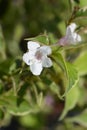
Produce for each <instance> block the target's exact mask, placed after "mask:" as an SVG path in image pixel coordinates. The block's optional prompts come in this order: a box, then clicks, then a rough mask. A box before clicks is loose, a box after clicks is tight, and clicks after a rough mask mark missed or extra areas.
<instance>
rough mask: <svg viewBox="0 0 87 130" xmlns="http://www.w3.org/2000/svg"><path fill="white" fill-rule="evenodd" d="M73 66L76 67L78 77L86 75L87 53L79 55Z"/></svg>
mask: <svg viewBox="0 0 87 130" xmlns="http://www.w3.org/2000/svg"><path fill="white" fill-rule="evenodd" d="M74 65H75V66H76V68H77V70H78V74H79V75H85V74H87V51H85V52H82V53H81V54H80V56H79V57H78V58H77V59H76V60H75V61H74Z"/></svg>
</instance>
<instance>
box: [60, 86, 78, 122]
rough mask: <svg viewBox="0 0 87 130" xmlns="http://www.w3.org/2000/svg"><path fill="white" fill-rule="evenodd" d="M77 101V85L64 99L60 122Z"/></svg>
mask: <svg viewBox="0 0 87 130" xmlns="http://www.w3.org/2000/svg"><path fill="white" fill-rule="evenodd" d="M78 100H79V89H78V85H77V84H76V85H75V86H74V87H73V88H72V89H71V90H70V91H69V92H68V93H67V94H66V97H65V107H64V110H63V112H62V115H61V116H60V120H62V119H63V118H64V117H65V116H66V114H67V112H68V111H69V110H71V109H73V108H74V107H75V105H76V103H77V102H78Z"/></svg>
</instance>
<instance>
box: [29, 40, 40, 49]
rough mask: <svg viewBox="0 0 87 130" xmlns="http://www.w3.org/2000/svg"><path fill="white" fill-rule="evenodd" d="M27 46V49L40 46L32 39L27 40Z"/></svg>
mask: <svg viewBox="0 0 87 130" xmlns="http://www.w3.org/2000/svg"><path fill="white" fill-rule="evenodd" d="M27 46H28V49H29V50H35V49H37V48H39V47H40V45H39V43H37V42H33V41H29V42H28V43H27Z"/></svg>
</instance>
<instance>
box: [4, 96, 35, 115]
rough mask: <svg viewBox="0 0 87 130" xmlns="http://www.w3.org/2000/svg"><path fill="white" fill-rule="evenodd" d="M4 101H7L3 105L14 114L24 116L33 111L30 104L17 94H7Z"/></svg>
mask: <svg viewBox="0 0 87 130" xmlns="http://www.w3.org/2000/svg"><path fill="white" fill-rule="evenodd" d="M3 101H6V102H7V103H6V104H3V105H4V107H6V109H7V111H8V112H9V113H10V114H12V115H18V116H19V115H20V116H23V115H26V114H28V113H30V112H32V111H33V109H32V108H31V106H30V104H29V103H28V102H27V101H26V100H24V99H22V98H19V97H16V96H5V97H4V98H3Z"/></svg>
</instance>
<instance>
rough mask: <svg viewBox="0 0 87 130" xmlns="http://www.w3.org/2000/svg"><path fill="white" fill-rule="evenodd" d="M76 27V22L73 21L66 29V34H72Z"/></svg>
mask: <svg viewBox="0 0 87 130" xmlns="http://www.w3.org/2000/svg"><path fill="white" fill-rule="evenodd" d="M75 29H76V24H75V23H72V24H71V25H69V26H68V27H67V29H66V36H69V35H71V34H72V33H73V32H74V31H75Z"/></svg>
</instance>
